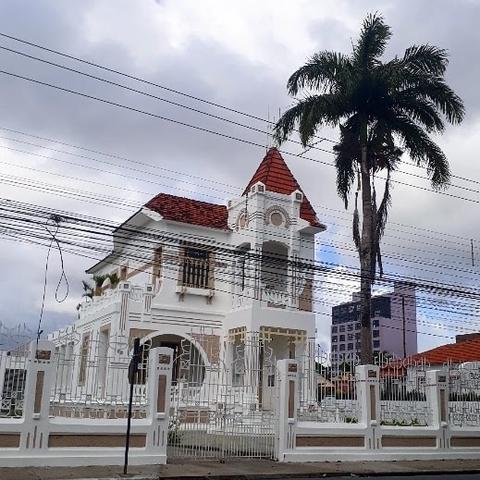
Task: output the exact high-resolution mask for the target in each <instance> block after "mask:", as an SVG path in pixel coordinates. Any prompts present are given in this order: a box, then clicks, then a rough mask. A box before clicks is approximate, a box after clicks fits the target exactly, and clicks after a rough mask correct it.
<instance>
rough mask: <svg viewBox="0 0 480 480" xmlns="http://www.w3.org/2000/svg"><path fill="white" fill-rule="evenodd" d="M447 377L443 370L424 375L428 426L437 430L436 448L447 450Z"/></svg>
mask: <svg viewBox="0 0 480 480" xmlns="http://www.w3.org/2000/svg"><path fill="white" fill-rule="evenodd" d="M447 379H448V376H447V374H446V372H444V371H443V370H432V371H429V372H427V375H426V382H427V384H426V391H425V393H426V397H427V407H428V412H429V418H428V420H427V423H428V426H431V427H433V428H436V429H438V432H439V433H438V439H437V446H438V447H440V448H447V446H448V445H447V428H448V396H449V392H448V382H447Z"/></svg>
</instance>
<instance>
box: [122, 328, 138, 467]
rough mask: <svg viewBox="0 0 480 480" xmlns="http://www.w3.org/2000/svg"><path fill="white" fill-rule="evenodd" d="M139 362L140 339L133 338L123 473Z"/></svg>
mask: <svg viewBox="0 0 480 480" xmlns="http://www.w3.org/2000/svg"><path fill="white" fill-rule="evenodd" d="M139 363H140V339H139V338H135V339H134V341H133V355H132V359H131V360H130V364H129V365H128V381H129V383H130V396H129V398H128V416H127V433H126V435H125V462H124V464H123V474H124V475H127V472H128V451H129V449H130V428H131V424H132V404H133V386H134V385H135V383H136V380H137V378H136V377H137V373H138V364H139Z"/></svg>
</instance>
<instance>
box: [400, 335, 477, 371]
mask: <svg viewBox="0 0 480 480" xmlns="http://www.w3.org/2000/svg"><path fill="white" fill-rule="evenodd" d="M408 360H411V361H412V362H416V361H421V360H424V361H426V362H428V363H430V364H431V365H442V364H444V363H448V362H451V363H464V362H480V338H475V339H473V340H466V341H464V342H459V343H449V344H447V345H442V346H440V347H437V348H434V349H432V350H427V351H426V352H422V353H417V354H416V355H412V356H411V357H409V358H408Z"/></svg>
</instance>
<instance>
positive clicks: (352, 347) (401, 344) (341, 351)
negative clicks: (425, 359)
mask: <svg viewBox="0 0 480 480" xmlns="http://www.w3.org/2000/svg"><path fill="white" fill-rule="evenodd" d="M371 312H372V313H371V315H372V347H373V352H374V355H375V354H377V355H378V354H380V353H382V354H383V353H388V354H390V355H393V356H394V357H397V358H403V357H406V356H410V355H414V354H415V353H417V314H416V300H415V288H414V287H411V286H409V285H405V284H402V283H396V284H395V286H394V289H393V292H390V293H386V294H383V295H377V296H374V297H373V298H372V311H371ZM331 352H332V367H334V369H335V368H336V367H338V365H340V364H341V363H343V362H344V361H347V362H349V361H351V360H353V359H354V358H355V356H356V355H359V354H360V294H359V293H354V294H353V295H352V301H351V302H348V303H342V304H341V305H337V306H335V307H333V308H332V328H331Z"/></svg>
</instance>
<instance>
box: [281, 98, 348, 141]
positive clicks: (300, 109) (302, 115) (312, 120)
mask: <svg viewBox="0 0 480 480" xmlns="http://www.w3.org/2000/svg"><path fill="white" fill-rule="evenodd" d="M345 113H346V112H345V106H344V102H343V101H342V99H341V98H339V96H337V95H334V94H323V95H311V96H309V97H307V98H305V99H303V100H299V101H298V103H297V104H296V105H295V106H293V107H291V108H289V109H288V110H287V111H286V112H285V113H284V114H283V115H282V117H281V118H280V119H279V120H278V122H277V123H276V125H275V127H274V129H273V135H274V139H275V141H276V142H277V143H279V144H281V143H282V142H284V141H285V140H287V138H288V137H289V136H290V134H291V133H292V132H293V131H294V130H295V128H296V127H297V126H298V130H299V133H300V140H301V142H302V144H303V146H304V147H306V146H307V145H308V144H309V142H310V140H311V139H312V137H313V136H314V135H315V133H316V131H317V129H318V128H319V127H320V126H322V125H330V126H333V127H334V126H336V125H338V123H339V122H340V119H341V118H342V117H343V116H344V115H345Z"/></svg>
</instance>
